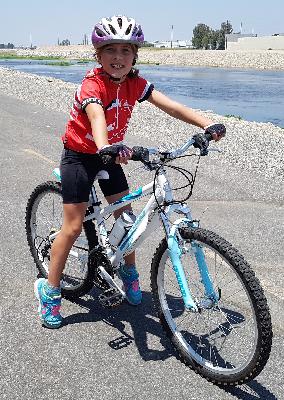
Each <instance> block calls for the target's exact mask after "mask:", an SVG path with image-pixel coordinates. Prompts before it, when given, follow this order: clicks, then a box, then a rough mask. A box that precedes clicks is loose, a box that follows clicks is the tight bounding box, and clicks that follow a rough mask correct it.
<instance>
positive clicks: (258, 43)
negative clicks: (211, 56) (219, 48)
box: [227, 35, 284, 51]
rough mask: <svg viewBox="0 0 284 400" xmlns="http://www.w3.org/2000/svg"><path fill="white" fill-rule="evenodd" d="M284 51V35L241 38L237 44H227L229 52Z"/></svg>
mask: <svg viewBox="0 0 284 400" xmlns="http://www.w3.org/2000/svg"><path fill="white" fill-rule="evenodd" d="M268 49H272V50H284V35H281V36H262V37H245V38H239V39H238V40H237V42H230V41H229V40H228V42H227V50H231V51H235V50H236V51H237V50H244V51H245V50H268Z"/></svg>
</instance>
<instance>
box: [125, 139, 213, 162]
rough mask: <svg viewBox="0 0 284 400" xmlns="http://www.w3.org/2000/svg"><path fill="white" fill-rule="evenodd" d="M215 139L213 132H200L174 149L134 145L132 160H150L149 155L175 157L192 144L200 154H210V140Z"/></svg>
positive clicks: (166, 157) (165, 157)
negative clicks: (164, 149) (163, 149)
mask: <svg viewBox="0 0 284 400" xmlns="http://www.w3.org/2000/svg"><path fill="white" fill-rule="evenodd" d="M212 139H213V137H212V135H211V133H198V134H196V135H194V136H193V137H192V138H191V139H189V140H188V141H187V142H186V143H184V144H183V145H182V146H181V147H180V148H178V149H175V150H172V151H162V152H161V151H159V150H158V149H156V148H147V147H142V146H134V147H133V148H132V151H133V154H132V157H131V160H133V161H142V162H148V161H149V155H150V154H153V155H160V156H162V157H161V158H164V159H174V158H177V157H179V156H181V155H182V154H183V153H185V152H186V151H187V150H188V149H189V148H190V147H191V146H194V147H196V148H199V149H200V155H202V156H205V155H207V154H208V146H209V142H210V141H211V140H212Z"/></svg>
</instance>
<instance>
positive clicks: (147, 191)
mask: <svg viewBox="0 0 284 400" xmlns="http://www.w3.org/2000/svg"><path fill="white" fill-rule="evenodd" d="M192 143H193V141H192V140H190V141H188V142H187V143H186V144H184V145H183V146H182V147H181V148H180V149H177V150H174V151H173V152H171V153H170V155H171V158H172V159H174V158H176V157H178V156H179V155H181V154H183V153H184V152H185V151H186V150H187V149H188V148H189V147H190V146H191V145H192ZM150 152H151V153H152V154H157V153H158V151H157V150H156V149H150ZM53 173H54V175H55V176H56V177H57V179H59V180H60V171H59V169H58V168H56V169H55V170H54V171H53ZM97 179H108V174H107V172H106V171H100V172H99V174H98V175H97V177H96V180H97ZM154 186H155V193H154ZM147 195H151V196H150V198H149V200H148V202H147V204H146V205H145V207H144V208H143V210H142V211H141V212H140V214H139V215H138V216H137V218H136V221H135V222H134V224H133V226H132V227H131V229H130V230H129V231H128V232H127V234H126V235H125V237H124V238H123V239H122V242H121V243H120V244H119V245H118V246H117V247H116V248H114V247H113V246H111V244H110V242H109V238H108V232H107V229H106V226H105V219H106V218H107V217H108V216H110V215H111V214H113V212H114V211H116V210H119V209H120V208H122V207H124V206H126V205H128V204H131V203H132V202H134V201H137V200H139V199H141V198H142V197H145V196H147ZM172 201H173V194H172V189H171V186H170V183H169V181H168V179H167V175H166V171H165V168H163V167H161V168H160V169H159V172H158V174H157V177H156V181H155V182H154V181H152V182H150V183H149V184H147V185H145V186H143V187H139V188H138V189H137V190H135V191H133V192H131V193H129V194H128V195H126V196H124V197H122V198H121V199H119V200H117V201H116V202H114V203H112V204H109V205H107V206H106V207H104V208H101V207H100V204H101V203H100V201H99V199H98V197H97V194H96V189H95V186H94V185H93V187H92V190H91V193H90V199H89V204H88V207H89V210H90V209H91V210H93V212H91V213H89V214H88V215H87V216H86V217H85V218H84V222H85V221H89V220H94V221H96V224H97V228H98V229H97V234H98V240H99V244H100V245H101V246H102V247H103V248H104V249H105V251H106V254H107V256H108V258H109V261H110V263H111V265H112V266H113V268H114V269H117V268H118V266H119V265H120V264H121V263H122V262H123V259H124V257H125V256H127V255H128V254H130V253H132V252H133V251H134V250H135V249H136V248H137V247H138V246H139V245H140V244H141V243H142V242H143V240H144V239H145V238H146V237H148V236H149V235H150V234H151V232H152V231H153V230H154V229H155V228H156V227H157V226H158V225H159V222H160V221H161V222H162V226H163V228H164V231H165V234H166V238H167V241H168V248H169V256H170V258H171V261H172V264H173V269H174V271H175V274H176V277H177V281H178V284H179V287H180V290H181V294H182V297H183V300H184V304H185V306H186V307H187V308H188V309H190V310H192V311H195V312H197V311H198V305H197V304H196V303H195V301H194V299H193V298H192V296H191V293H190V290H189V287H188V283H187V279H186V276H185V273H184V269H183V266H182V264H181V261H180V257H181V254H182V249H181V246H182V242H183V241H182V239H181V237H180V235H179V233H178V229H179V228H181V227H184V226H191V227H194V226H195V224H194V222H193V220H192V216H191V210H190V208H189V207H188V206H187V205H185V204H182V203H172ZM164 203H166V204H169V205H168V206H166V207H163V210H162V211H161V209H160V208H159V206H161V205H163V204H164ZM173 213H177V214H181V215H182V216H183V217H182V218H180V219H178V220H176V221H175V222H174V223H171V222H170V216H171V215H172V214H173ZM159 220H160V221H159ZM58 233H59V232H56V233H53V234H52V235H50V238H49V239H50V240H51V241H52V240H53V239H54V238H55V237H56V236H57V235H58ZM191 247H192V250H193V252H194V255H195V258H196V261H197V264H198V267H199V271H200V275H201V278H202V281H203V284H204V287H205V293H206V295H207V297H208V298H210V299H211V300H212V301H213V302H217V301H218V295H217V294H216V293H215V291H214V288H213V285H212V282H211V279H210V276H209V273H208V268H207V265H206V262H205V258H204V254H203V250H202V248H201V247H200V246H196V245H195V244H194V243H193V244H192V246H191ZM100 270H101V272H102V274H103V276H104V278H105V279H106V280H107V281H108V282H109V284H110V285H111V286H113V287H115V288H116V289H118V290H119V291H120V292H121V293H122V295H124V296H125V293H124V292H123V290H122V289H121V288H119V287H118V285H117V284H116V283H115V282H114V281H113V279H112V278H111V276H110V275H109V274H108V273H107V272H106V271H105V270H104V268H102V267H100Z"/></svg>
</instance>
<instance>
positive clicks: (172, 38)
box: [171, 25, 174, 49]
mask: <svg viewBox="0 0 284 400" xmlns="http://www.w3.org/2000/svg"><path fill="white" fill-rule="evenodd" d="M173 40H174V26H173V25H172V29H171V49H172V48H173Z"/></svg>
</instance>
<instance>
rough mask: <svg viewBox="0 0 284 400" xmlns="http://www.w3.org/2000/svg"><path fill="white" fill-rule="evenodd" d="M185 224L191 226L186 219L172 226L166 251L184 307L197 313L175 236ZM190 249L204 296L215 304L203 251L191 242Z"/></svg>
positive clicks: (197, 306) (214, 294)
mask: <svg viewBox="0 0 284 400" xmlns="http://www.w3.org/2000/svg"><path fill="white" fill-rule="evenodd" d="M185 223H186V224H191V225H192V222H191V221H189V220H187V219H181V220H179V221H176V223H174V224H173V226H172V228H171V230H170V233H169V236H168V249H169V256H170V259H171V262H172V265H173V269H174V272H175V274H176V278H177V281H178V284H179V287H180V291H181V294H182V298H183V301H184V304H185V307H186V308H188V309H189V310H191V311H195V312H197V311H198V309H199V307H200V305H199V304H196V302H195V301H194V299H193V297H192V295H191V293H190V289H189V287H188V283H187V280H186V276H185V272H184V269H183V266H182V263H181V255H182V249H181V248H180V244H179V242H178V236H177V230H178V228H179V227H180V225H181V224H183V225H184V224H185ZM191 247H192V251H193V253H194V256H195V259H196V262H197V265H198V268H199V272H200V276H201V280H202V283H203V286H204V289H205V296H206V298H207V299H210V300H211V301H213V303H216V302H217V301H218V300H219V296H218V295H217V294H216V293H215V290H214V288H213V284H212V281H211V278H210V275H209V271H208V267H207V264H206V260H205V256H204V252H203V249H202V247H201V246H200V245H198V244H197V243H196V242H192V243H191ZM188 267H190V265H189V266H188Z"/></svg>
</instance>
